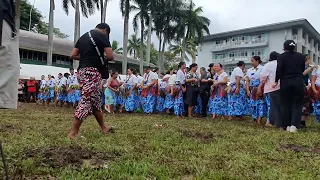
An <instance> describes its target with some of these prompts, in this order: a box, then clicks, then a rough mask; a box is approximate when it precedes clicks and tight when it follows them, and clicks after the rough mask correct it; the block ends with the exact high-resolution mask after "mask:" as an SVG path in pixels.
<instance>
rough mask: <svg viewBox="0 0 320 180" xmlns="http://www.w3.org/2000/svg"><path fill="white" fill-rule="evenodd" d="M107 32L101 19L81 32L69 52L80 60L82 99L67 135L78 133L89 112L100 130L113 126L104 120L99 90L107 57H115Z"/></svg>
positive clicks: (107, 129)
mask: <svg viewBox="0 0 320 180" xmlns="http://www.w3.org/2000/svg"><path fill="white" fill-rule="evenodd" d="M109 34H110V27H109V25H108V24H106V23H100V24H98V25H97V26H96V28H95V29H93V30H91V31H89V32H87V33H85V34H84V35H82V36H81V37H80V39H78V41H77V43H76V45H75V47H74V48H73V50H72V52H71V59H76V60H79V68H78V71H77V77H78V81H79V84H80V88H81V99H80V101H79V103H78V106H77V108H76V110H75V113H74V120H73V124H72V129H71V131H70V133H69V134H68V137H69V138H70V139H73V138H75V137H76V136H77V135H78V131H79V128H80V126H81V124H82V122H83V121H84V119H85V118H86V117H87V116H89V115H90V114H93V115H94V116H95V118H96V120H97V122H98V123H99V125H100V127H101V131H102V133H109V132H111V130H112V129H110V128H109V127H108V126H107V125H106V124H105V123H104V121H103V114H102V110H101V94H100V87H101V83H102V79H108V76H109V71H108V69H107V68H106V65H107V64H108V62H107V61H112V60H113V59H114V57H113V52H112V48H111V45H110V41H109ZM104 55H105V56H106V59H107V60H105V57H104Z"/></svg>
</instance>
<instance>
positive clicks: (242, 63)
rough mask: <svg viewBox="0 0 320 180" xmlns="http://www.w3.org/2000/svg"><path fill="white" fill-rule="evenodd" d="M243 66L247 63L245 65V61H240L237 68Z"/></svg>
mask: <svg viewBox="0 0 320 180" xmlns="http://www.w3.org/2000/svg"><path fill="white" fill-rule="evenodd" d="M243 65H245V63H244V62H243V61H239V62H238V63H237V66H243Z"/></svg>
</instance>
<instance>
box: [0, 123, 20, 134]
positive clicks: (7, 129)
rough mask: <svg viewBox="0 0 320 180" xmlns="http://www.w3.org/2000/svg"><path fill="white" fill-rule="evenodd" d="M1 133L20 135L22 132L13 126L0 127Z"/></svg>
mask: <svg viewBox="0 0 320 180" xmlns="http://www.w3.org/2000/svg"><path fill="white" fill-rule="evenodd" d="M0 132H3V133H20V132H21V130H20V129H19V128H17V127H15V126H13V125H8V124H7V125H0Z"/></svg>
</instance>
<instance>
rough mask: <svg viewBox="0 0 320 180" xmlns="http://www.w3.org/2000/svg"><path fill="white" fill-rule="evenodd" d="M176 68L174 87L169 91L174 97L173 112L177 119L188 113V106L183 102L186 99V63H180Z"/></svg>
mask: <svg viewBox="0 0 320 180" xmlns="http://www.w3.org/2000/svg"><path fill="white" fill-rule="evenodd" d="M178 68H179V70H178V71H177V78H176V86H174V89H173V91H171V93H172V95H173V97H174V105H173V111H174V114H175V115H176V116H177V117H179V116H182V115H183V114H184V113H186V111H188V105H186V104H185V102H184V100H185V98H186V86H185V83H186V76H187V75H186V63H185V62H180V63H179V65H178Z"/></svg>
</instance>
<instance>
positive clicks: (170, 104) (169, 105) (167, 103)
mask: <svg viewBox="0 0 320 180" xmlns="http://www.w3.org/2000/svg"><path fill="white" fill-rule="evenodd" d="M174 100H175V99H174V98H173V97H172V96H171V95H170V93H167V94H166V98H165V100H164V109H165V110H168V109H172V108H173V106H174Z"/></svg>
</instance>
